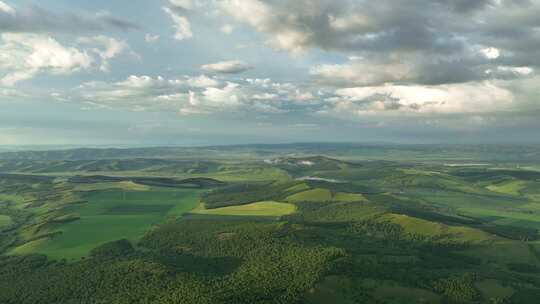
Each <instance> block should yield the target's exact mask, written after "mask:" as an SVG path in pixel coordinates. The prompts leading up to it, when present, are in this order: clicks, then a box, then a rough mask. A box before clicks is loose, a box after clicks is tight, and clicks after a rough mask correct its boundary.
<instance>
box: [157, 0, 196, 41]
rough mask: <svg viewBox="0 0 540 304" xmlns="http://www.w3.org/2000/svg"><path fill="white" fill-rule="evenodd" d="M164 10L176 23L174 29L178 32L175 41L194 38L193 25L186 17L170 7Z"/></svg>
mask: <svg viewBox="0 0 540 304" xmlns="http://www.w3.org/2000/svg"><path fill="white" fill-rule="evenodd" d="M163 10H164V11H165V13H167V15H168V16H169V17H170V18H171V19H172V21H173V23H174V29H175V30H176V33H175V34H174V39H176V40H186V39H191V38H192V37H193V32H192V31H191V23H190V22H189V20H188V18H187V17H186V16H183V15H181V14H180V13H178V12H177V11H175V10H173V9H172V8H170V7H164V8H163Z"/></svg>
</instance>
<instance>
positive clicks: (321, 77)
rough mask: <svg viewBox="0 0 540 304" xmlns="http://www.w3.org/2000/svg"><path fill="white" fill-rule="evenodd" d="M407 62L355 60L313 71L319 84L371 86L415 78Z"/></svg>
mask: <svg viewBox="0 0 540 304" xmlns="http://www.w3.org/2000/svg"><path fill="white" fill-rule="evenodd" d="M413 68H414V67H412V66H411V65H410V64H408V63H405V62H370V61H367V60H363V59H356V58H353V59H352V60H350V61H349V62H348V63H346V64H331V65H328V64H323V65H319V66H316V67H314V68H312V69H311V71H310V75H311V76H312V77H313V78H314V79H316V80H317V82H318V83H321V84H325V85H333V86H334V85H335V86H345V87H350V86H370V85H379V84H383V83H389V82H400V81H403V80H407V79H411V78H415V71H413Z"/></svg>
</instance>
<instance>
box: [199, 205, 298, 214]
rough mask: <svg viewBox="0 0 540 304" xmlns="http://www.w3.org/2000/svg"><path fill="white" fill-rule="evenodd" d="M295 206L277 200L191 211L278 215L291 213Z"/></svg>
mask: <svg viewBox="0 0 540 304" xmlns="http://www.w3.org/2000/svg"><path fill="white" fill-rule="evenodd" d="M295 211H296V206H294V205H292V204H287V203H279V202H258V203H252V204H247V205H241V206H231V207H223V208H217V209H196V210H194V211H193V212H192V213H194V214H205V215H229V216H271V217H279V216H283V215H288V214H292V213H294V212H295Z"/></svg>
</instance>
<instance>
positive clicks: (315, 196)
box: [286, 189, 332, 203]
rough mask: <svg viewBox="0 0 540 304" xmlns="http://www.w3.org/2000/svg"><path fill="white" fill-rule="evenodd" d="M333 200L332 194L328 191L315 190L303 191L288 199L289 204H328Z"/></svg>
mask: <svg viewBox="0 0 540 304" xmlns="http://www.w3.org/2000/svg"><path fill="white" fill-rule="evenodd" d="M331 200H332V193H331V192H330V190H328V189H313V190H307V191H303V192H300V193H297V194H294V195H291V196H289V197H287V198H286V201H288V202H293V203H294V202H328V201H331Z"/></svg>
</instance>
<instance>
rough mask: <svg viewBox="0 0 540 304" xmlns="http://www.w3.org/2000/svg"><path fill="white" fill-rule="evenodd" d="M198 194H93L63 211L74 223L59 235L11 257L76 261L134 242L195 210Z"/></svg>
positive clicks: (62, 228)
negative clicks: (33, 255) (116, 242)
mask: <svg viewBox="0 0 540 304" xmlns="http://www.w3.org/2000/svg"><path fill="white" fill-rule="evenodd" d="M199 194H200V192H199V191H198V190H171V189H162V188H152V189H151V190H148V191H118V190H105V191H93V192H88V193H86V194H84V195H83V196H82V197H83V199H84V200H86V201H87V203H85V204H80V205H74V206H70V207H68V208H66V209H65V210H64V211H65V212H66V214H67V213H74V214H78V215H79V216H80V217H81V218H80V219H79V220H77V221H74V222H70V223H67V224H63V225H61V226H60V227H58V231H61V232H62V234H60V235H58V236H56V237H54V238H52V239H48V240H46V241H43V240H41V241H39V242H35V243H34V244H26V245H25V246H23V247H22V248H16V249H15V250H14V251H13V253H16V254H22V253H30V252H32V253H42V254H46V255H48V256H50V257H52V258H80V257H83V256H86V255H87V254H88V252H89V251H90V250H91V249H93V248H95V247H97V246H99V245H101V244H103V243H106V242H109V241H113V240H118V239H123V238H125V239H129V240H132V241H136V240H137V239H139V238H140V237H142V236H143V235H144V234H145V233H146V232H147V231H149V230H150V229H152V227H154V226H155V225H158V224H161V223H164V222H166V221H167V220H168V219H172V218H176V217H179V216H181V215H183V214H185V213H187V212H189V211H191V210H192V209H193V208H195V207H196V206H197V204H198V203H199Z"/></svg>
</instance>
